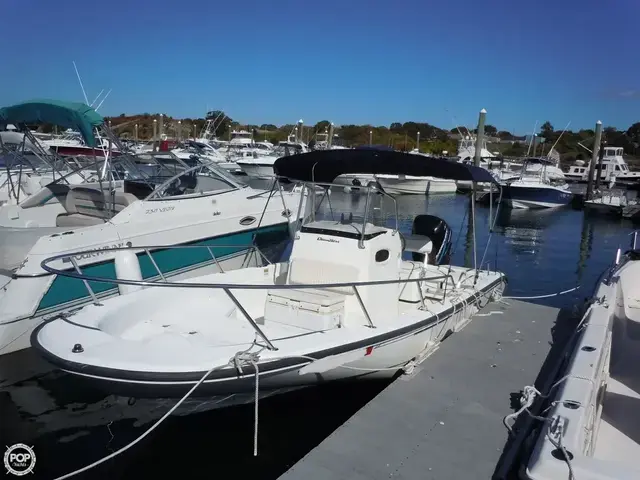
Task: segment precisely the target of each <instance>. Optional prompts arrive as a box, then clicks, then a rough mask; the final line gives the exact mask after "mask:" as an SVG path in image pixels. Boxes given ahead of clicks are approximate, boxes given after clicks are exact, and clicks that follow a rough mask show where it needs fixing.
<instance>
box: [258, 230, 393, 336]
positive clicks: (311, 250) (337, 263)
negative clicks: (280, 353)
mask: <svg viewBox="0 0 640 480" xmlns="http://www.w3.org/2000/svg"><path fill="white" fill-rule="evenodd" d="M343 221H344V220H343ZM361 231H362V224H354V223H342V222H340V223H338V222H333V221H315V222H311V223H309V224H307V225H305V226H303V227H302V228H301V230H300V231H299V232H298V234H297V237H296V240H295V242H294V246H293V250H292V252H291V257H290V261H289V271H288V275H287V283H288V284H289V285H312V284H317V285H321V284H329V283H350V282H354V283H355V282H367V281H376V280H397V279H398V278H399V262H400V254H401V241H400V235H399V234H397V233H396V234H394V233H393V232H392V230H390V229H387V228H383V227H377V226H374V225H372V224H367V225H366V227H365V236H364V242H363V245H360V238H361ZM357 289H358V293H359V294H360V297H361V299H362V302H363V304H364V306H365V308H366V310H367V313H368V315H369V316H370V318H371V320H372V321H373V323H374V324H375V323H376V320H381V319H388V318H389V317H393V318H395V316H397V308H398V306H397V304H395V302H389V301H388V299H389V297H391V298H393V297H394V295H396V292H397V284H395V283H390V284H386V285H374V286H360V287H357ZM303 300H304V302H303ZM270 303H272V304H273V303H278V304H281V305H284V304H285V303H287V304H288V305H289V306H296V305H297V304H298V303H299V304H300V309H302V305H303V303H305V304H306V305H307V306H310V305H315V306H314V307H313V309H314V311H316V312H318V313H319V312H321V311H322V312H326V313H328V312H337V311H341V312H344V313H341V314H336V315H337V316H336V317H335V319H333V320H329V321H328V320H326V317H325V318H324V319H322V320H320V319H318V320H317V321H316V322H315V323H316V327H315V328H322V327H328V328H333V327H337V326H342V323H344V324H345V326H347V327H348V325H349V323H348V322H345V320H344V317H345V316H346V317H349V315H348V314H349V313H350V314H351V315H354V314H355V315H356V316H358V317H361V318H365V319H366V315H365V313H364V312H363V309H362V307H361V306H360V302H359V301H358V299H357V296H356V295H355V290H354V288H353V287H351V286H343V287H323V288H318V289H310V288H301V289H294V290H273V291H270V292H269V293H268V295H267V308H266V311H265V321H269V319H270V318H272V319H273V320H275V321H278V322H282V321H283V320H282V319H283V318H285V317H286V318H290V319H291V320H288V321H287V322H289V321H291V322H292V323H295V320H294V319H293V317H292V316H291V315H286V314H284V312H283V311H282V310H280V311H279V314H278V316H277V317H276V312H275V311H274V309H273V308H272V307H271V306H270ZM322 309H325V310H322ZM331 314H333V313H331ZM323 315H325V313H322V315H320V316H323ZM278 317H279V318H278ZM338 317H339V319H338ZM365 321H366V320H365ZM306 326H307V328H314V327H311V325H310V324H309V323H306Z"/></svg>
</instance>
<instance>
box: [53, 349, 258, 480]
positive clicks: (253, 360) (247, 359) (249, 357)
mask: <svg viewBox="0 0 640 480" xmlns="http://www.w3.org/2000/svg"><path fill="white" fill-rule="evenodd" d="M254 344H255V343H254ZM254 344H252V345H251V347H249V350H250V349H251V348H252V347H253V345H254ZM259 353H260V352H254V353H250V352H249V351H248V350H245V351H242V352H238V353H236V354H235V355H234V356H233V358H232V359H231V360H229V362H228V363H227V364H225V365H219V366H217V367H212V368H211V369H210V370H209V371H208V372H207V373H205V374H204V375H203V376H202V378H200V380H198V382H197V383H196V384H195V385H194V386H193V387H191V389H189V391H188V392H187V393H186V394H185V395H184V396H183V397H182V398H181V399H180V400H178V402H177V403H176V404H175V405H174V406H173V407H171V409H170V410H169V411H168V412H167V413H165V414H164V415H163V416H162V417H161V418H160V419H159V420H158V421H157V422H156V423H154V424H153V425H151V427H149V429H147V430H146V431H145V432H144V433H143V434H142V435H140V436H139V437H138V438H136V439H135V440H133V441H132V442H130V443H128V444H127V445H125V446H124V447H122V448H120V449H118V450H116V451H115V452H113V453H111V454H109V455H107V456H106V457H103V458H101V459H100V460H96V461H95V462H93V463H91V464H89V465H87V466H85V467H82V468H79V469H78V470H74V471H73V472H71V473H67V474H66V475H62V476H61V477H57V478H56V479H55V480H64V479H66V478H71V477H74V476H75V475H78V474H79V473H82V472H86V471H87V470H91V469H92V468H94V467H97V466H98V465H100V464H102V463H104V462H106V461H107V460H111V459H112V458H114V457H117V456H118V455H120V454H121V453H124V452H126V451H127V450H129V449H130V448H131V447H133V446H134V445H136V444H137V443H139V442H140V441H141V440H142V439H143V438H145V437H146V436H147V435H149V434H150V433H151V432H153V431H154V430H155V429H156V428H158V426H160V424H161V423H162V422H164V421H165V420H166V419H167V418H168V417H169V416H170V415H171V414H172V413H173V412H175V411H176V409H177V408H178V407H179V406H180V405H182V404H183V403H184V402H185V400H187V399H188V398H189V397H190V396H191V394H192V393H193V392H194V391H195V390H196V388H198V387H199V386H200V385H202V383H203V382H204V381H205V380H206V378H207V377H208V376H209V375H211V373H213V372H214V371H216V370H220V369H222V368H225V367H227V366H229V365H230V364H231V365H234V366H235V367H236V369H237V370H238V371H239V372H240V374H242V365H243V363H244V364H247V363H249V364H251V365H253V367H254V368H255V377H256V381H255V407H254V414H255V420H254V435H253V442H254V443H253V455H254V456H256V455H257V454H258V392H259V380H258V378H259V370H258V360H259V356H258V354H259Z"/></svg>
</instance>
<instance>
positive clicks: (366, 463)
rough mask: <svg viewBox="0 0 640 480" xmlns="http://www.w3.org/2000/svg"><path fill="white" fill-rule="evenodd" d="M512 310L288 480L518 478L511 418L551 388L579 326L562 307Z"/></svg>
mask: <svg viewBox="0 0 640 480" xmlns="http://www.w3.org/2000/svg"><path fill="white" fill-rule="evenodd" d="M506 303H507V304H502V303H499V304H495V303H494V304H490V305H488V306H487V307H485V309H484V310H483V311H482V312H480V313H479V314H478V315H476V317H474V319H473V321H472V322H470V323H469V325H467V326H466V327H465V329H464V330H462V331H461V332H458V333H456V334H455V335H452V336H451V337H450V338H449V339H447V340H446V341H444V342H443V343H442V345H441V346H440V348H439V350H438V351H436V352H435V353H434V354H433V355H432V356H431V357H429V358H428V359H427V360H426V361H425V362H424V363H423V364H422V365H420V366H419V367H418V368H416V370H415V371H414V373H413V374H412V375H410V376H403V377H400V378H398V379H397V380H396V381H395V382H393V383H391V384H390V385H389V386H388V387H387V388H386V389H385V390H383V391H382V392H381V393H380V394H379V395H377V396H376V397H375V398H374V399H373V400H371V401H370V402H369V403H368V404H367V405H365V406H364V407H363V408H362V409H360V410H359V411H358V412H357V413H356V414H355V415H353V416H352V417H351V418H350V419H349V420H348V421H347V422H345V423H344V424H343V425H342V426H341V427H340V428H338V429H337V430H335V431H334V432H333V433H332V434H331V435H330V436H329V437H327V438H326V439H325V440H324V441H323V442H321V443H320V444H319V445H318V446H317V447H316V448H315V449H313V450H312V451H311V452H309V453H308V454H307V455H306V456H305V457H303V458H302V459H301V460H300V461H298V462H297V463H296V464H295V465H293V466H292V467H291V468H290V469H289V470H288V471H287V472H285V473H284V474H283V475H282V476H281V477H280V479H281V480H294V479H296V480H297V479H304V480H315V479H329V478H331V479H349V480H358V479H362V480H364V479H367V480H375V479H382V478H384V479H388V478H401V479H417V478H420V479H438V480H443V479H461V478H478V479H488V478H492V476H495V478H510V475H511V474H512V472H511V470H512V464H513V461H514V458H515V457H514V455H515V454H516V452H517V450H518V445H517V444H516V441H513V442H511V441H510V442H507V440H508V435H507V430H506V428H505V427H504V426H503V423H502V419H503V417H504V416H505V415H507V414H509V413H512V412H513V407H516V406H519V402H518V400H519V398H520V391H521V389H522V388H523V387H524V386H525V385H532V384H533V383H534V382H536V383H535V384H536V386H537V387H538V388H543V385H544V384H545V383H546V382H547V381H548V379H547V377H549V373H550V371H551V369H552V367H553V365H554V364H555V363H556V360H557V359H556V357H557V355H558V354H559V352H560V351H561V350H562V348H563V347H564V344H565V342H566V339H567V337H568V333H569V332H570V331H571V328H572V326H573V325H575V323H574V321H572V316H571V315H569V314H567V312H564V311H561V310H559V309H556V308H550V307H545V306H540V305H536V304H532V303H526V302H521V301H516V300H507V301H506ZM493 312H496V313H493ZM498 312H501V313H498ZM556 324H557V325H556ZM529 422H530V420H528V419H526V418H522V419H520V420H519V426H522V427H523V428H526V424H527V423H529Z"/></svg>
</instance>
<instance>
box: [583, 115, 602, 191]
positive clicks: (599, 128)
mask: <svg viewBox="0 0 640 480" xmlns="http://www.w3.org/2000/svg"><path fill="white" fill-rule="evenodd" d="M601 138H602V122H601V121H600V120H598V121H597V122H596V138H595V139H594V140H593V152H591V163H589V178H588V179H587V194H586V196H585V200H591V198H592V197H593V173H594V171H595V169H596V162H597V161H598V153H599V151H600V139H601Z"/></svg>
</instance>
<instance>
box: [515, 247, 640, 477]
mask: <svg viewBox="0 0 640 480" xmlns="http://www.w3.org/2000/svg"><path fill="white" fill-rule="evenodd" d="M635 236H636V234H634V241H633V243H632V248H631V250H629V251H627V252H626V253H625V254H624V255H622V254H621V252H620V250H618V254H617V257H616V261H615V264H614V265H613V267H612V268H610V269H608V271H607V272H605V273H604V275H603V279H602V281H601V282H600V284H599V285H598V286H597V288H596V291H595V292H594V295H593V297H592V298H591V301H590V302H589V306H588V309H587V311H586V313H585V315H584V317H583V318H582V320H581V321H580V323H579V324H578V328H577V329H576V330H575V333H574V334H573V337H572V338H571V339H570V341H569V343H568V345H567V347H566V348H565V352H564V355H563V356H562V360H561V362H562V363H560V364H559V367H560V368H559V369H558V375H557V376H556V377H555V378H554V379H552V381H554V380H555V382H554V383H553V386H552V387H551V389H549V390H547V391H542V392H540V395H537V394H536V395H533V394H534V393H536V392H533V391H532V392H533V393H531V394H529V396H528V399H529V401H528V402H525V403H524V406H527V407H528V408H531V409H532V414H536V417H537V419H538V420H542V421H539V422H538V428H537V430H536V431H535V432H534V434H533V435H532V438H531V439H532V441H533V443H532V445H533V451H532V453H531V455H530V457H529V460H528V461H527V462H526V463H525V465H524V468H523V469H522V470H523V473H524V474H525V475H523V477H522V478H528V479H531V480H551V479H557V478H573V479H580V480H596V479H597V480H608V479H610V480H613V479H616V480H618V479H627V480H632V479H636V478H640V466H639V465H638V456H639V455H640V410H638V404H639V403H640V373H639V371H638V368H637V365H638V361H640V314H639V313H640V291H639V289H638V285H639V284H640V250H638V249H637V248H636V245H635V243H636V242H635ZM536 397H537V398H536ZM538 412H542V413H538Z"/></svg>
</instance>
